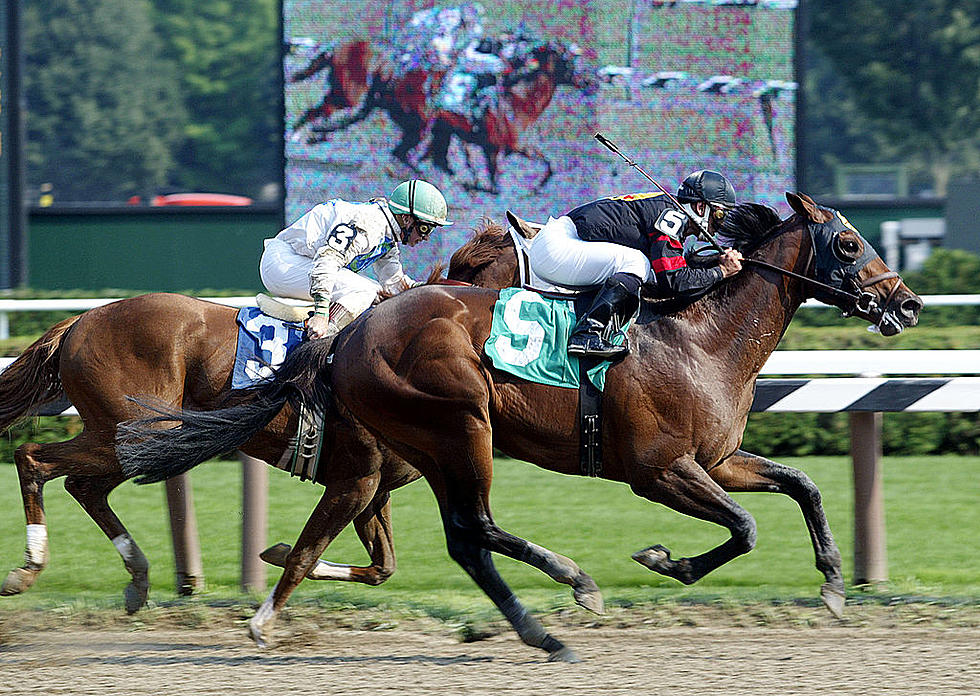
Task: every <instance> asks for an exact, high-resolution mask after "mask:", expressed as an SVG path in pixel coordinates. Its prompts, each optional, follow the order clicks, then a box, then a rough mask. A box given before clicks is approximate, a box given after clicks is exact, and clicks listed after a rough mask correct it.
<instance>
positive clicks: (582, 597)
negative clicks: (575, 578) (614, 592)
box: [575, 587, 606, 616]
mask: <svg viewBox="0 0 980 696" xmlns="http://www.w3.org/2000/svg"><path fill="white" fill-rule="evenodd" d="M575 603H576V604H578V605H579V606H580V607H582V608H583V609H588V610H589V611H591V612H592V613H593V614H598V615H600V616H601V615H603V614H605V613H606V605H605V602H603V600H602V593H601V592H600V591H599V588H598V587H597V588H595V589H590V590H587V591H584V590H575Z"/></svg>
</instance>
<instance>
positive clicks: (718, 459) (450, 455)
mask: <svg viewBox="0 0 980 696" xmlns="http://www.w3.org/2000/svg"><path fill="white" fill-rule="evenodd" d="M787 200H788V201H789V203H790V205H791V207H792V208H793V210H794V214H793V215H792V216H791V217H790V218H789V219H787V220H785V221H780V220H779V217H778V216H777V215H776V214H775V212H774V211H772V210H771V209H769V208H766V207H765V206H758V205H753V204H743V205H741V206H738V207H736V208H735V209H734V210H733V211H731V212H730V213H729V216H730V219H731V221H733V223H735V224H737V225H739V226H740V227H741V228H742V229H741V232H742V233H752V232H754V233H755V234H754V235H753V236H754V237H755V241H754V242H752V243H751V244H750V245H749V246H748V247H745V252H744V253H745V254H746V257H747V261H746V264H745V266H746V268H745V270H744V271H743V272H742V273H740V274H737V275H735V276H733V277H731V278H729V279H727V280H726V281H724V282H722V283H721V284H720V285H719V286H718V287H716V288H715V289H713V290H711V291H710V292H709V293H707V294H706V295H705V296H704V297H702V298H701V299H699V300H697V301H696V302H694V303H693V304H691V305H690V306H689V307H687V308H685V309H682V310H680V311H678V312H677V313H676V314H673V315H670V316H664V317H660V318H659V319H657V320H656V321H649V318H644V317H642V316H641V318H640V320H639V321H638V322H637V323H636V325H634V326H633V327H632V328H631V329H630V330H629V337H630V341H631V344H632V352H631V353H630V355H628V356H627V357H626V358H625V359H623V360H622V361H621V362H619V363H617V364H615V365H613V366H612V367H610V369H609V370H608V373H607V375H606V382H605V396H604V406H603V412H604V421H603V426H602V451H603V456H604V461H603V469H602V476H603V478H607V479H610V480H614V481H620V482H624V483H628V484H629V485H630V487H631V488H632V490H633V491H634V492H635V493H637V494H638V495H640V496H643V497H646V498H648V499H649V500H652V501H656V502H659V503H662V504H663V505H666V506H668V507H670V508H672V509H674V510H676V511H678V512H682V513H685V514H687V515H691V516H693V517H696V518H699V519H703V520H707V521H710V522H714V523H716V524H719V525H722V526H724V527H725V528H727V529H728V530H729V532H730V535H731V536H730V538H729V539H728V540H727V541H725V542H724V543H722V544H720V545H719V546H718V547H716V548H713V549H711V550H709V551H707V552H705V553H702V554H700V555H698V556H694V557H690V558H678V559H675V558H672V557H671V554H670V551H669V550H668V549H667V548H665V547H664V546H660V545H654V546H650V547H648V548H646V549H643V550H641V551H638V552H636V553H635V554H633V558H634V559H635V560H636V561H638V562H639V563H641V564H643V565H644V566H646V567H648V568H649V569H651V570H653V571H655V572H658V573H661V574H663V575H666V576H668V577H672V578H675V579H677V580H679V581H680V582H682V583H685V584H690V583H693V582H695V581H697V580H698V579H699V578H701V577H703V576H704V575H705V574H707V573H709V572H710V571H712V570H714V569H715V568H717V567H719V566H720V565H722V564H723V563H726V562H728V561H730V560H732V559H733V558H735V557H737V556H739V555H741V554H744V553H747V552H748V551H749V550H751V549H752V548H753V546H754V544H755V538H756V527H755V521H754V520H753V518H752V516H751V515H750V514H749V513H748V512H747V511H746V510H745V509H744V508H742V506H740V505H739V504H738V503H736V502H735V501H734V500H733V499H732V498H731V497H730V496H729V495H728V492H730V491H767V492H779V493H784V494H786V495H789V496H790V497H792V498H793V499H794V500H795V501H796V502H797V504H798V505H799V506H800V509H801V511H802V513H803V517H804V519H805V521H806V525H807V528H808V530H809V533H810V537H811V542H812V545H813V549H814V554H815V559H816V567H817V569H818V570H819V571H820V572H822V573H823V575H824V578H825V582H824V584H823V585H822V587H821V597H822V599H823V601H824V603H825V604H826V606H827V608H828V609H829V610H830V611H831V612H833V613H834V614H836V615H838V616H839V615H840V614H841V612H842V611H843V606H844V579H843V575H842V571H841V557H840V552H839V551H838V549H837V546H836V544H835V542H834V539H833V536H832V535H831V531H830V527H829V525H828V523H827V519H826V516H825V514H824V512H823V508H822V505H821V500H820V493H819V491H818V489H817V487H816V486H815V485H814V483H813V482H812V481H811V480H810V479H809V478H808V477H807V476H806V475H805V474H804V473H803V472H801V471H798V470H795V469H792V468H790V467H786V466H783V465H780V464H777V463H776V462H773V461H770V460H768V459H765V458H764V457H761V456H758V455H755V454H750V453H749V452H745V451H743V450H741V449H740V448H739V445H740V443H741V439H742V433H743V431H744V428H745V424H746V420H747V418H748V413H749V409H750V407H751V405H752V401H753V394H754V390H755V382H756V378H757V377H758V374H759V371H760V370H761V368H762V365H763V364H764V363H765V362H766V359H767V358H768V357H769V355H770V354H771V353H772V351H773V350H774V349H775V348H776V345H777V343H778V342H779V340H780V338H781V337H782V335H783V333H784V332H785V330H786V328H787V326H788V325H789V323H790V320H791V319H792V317H793V315H794V314H795V312H796V310H797V309H798V308H799V306H800V305H801V304H802V303H803V301H804V300H805V299H806V298H807V297H808V296H813V297H817V298H818V299H821V300H823V301H826V302H828V303H830V304H833V305H836V306H837V307H839V308H841V309H842V310H844V312H845V313H846V314H849V315H854V316H858V317H861V318H863V319H865V320H867V321H869V322H872V323H873V324H874V325H875V326H876V327H877V329H878V330H879V331H881V333H882V334H884V335H893V334H896V333H898V332H899V331H901V330H902V329H903V328H904V327H908V326H913V325H914V324H915V323H916V322H917V319H918V313H919V310H920V309H921V307H922V302H921V300H920V299H919V298H918V297H917V296H916V295H915V294H913V293H912V291H911V290H909V289H908V287H906V286H905V284H904V283H903V282H902V280H901V278H899V277H898V274H897V273H895V272H893V271H889V270H888V268H887V267H886V266H885V264H884V263H883V262H882V260H881V259H880V258H879V257H878V255H877V254H876V253H875V252H874V250H873V249H872V248H871V247H870V245H868V243H867V242H866V241H865V240H864V239H863V238H862V237H861V236H860V234H859V233H858V232H857V230H855V229H854V228H853V227H852V226H851V225H850V223H848V222H847V221H846V219H845V218H844V217H843V216H842V215H840V213H838V212H836V211H832V210H828V209H824V208H820V207H818V206H817V205H816V204H815V203H813V201H812V200H810V199H809V198H807V197H805V196H802V195H797V194H787ZM726 234H730V233H726ZM498 297H499V293H498V292H497V291H494V290H487V289H482V288H476V287H471V288H447V287H439V286H434V285H430V286H427V287H421V288H415V289H412V290H409V291H407V292H404V293H402V294H400V295H398V296H396V297H394V298H392V299H390V300H386V301H384V302H382V303H380V304H379V305H378V306H377V307H375V308H374V309H373V310H371V311H369V312H367V313H365V314H364V315H362V316H361V317H359V318H358V319H357V320H356V321H355V322H353V323H352V324H351V325H350V326H348V327H347V328H346V329H345V330H344V331H343V332H342V333H341V334H340V335H339V336H338V338H337V341H336V343H335V345H334V346H333V351H332V352H331V350H330V349H329V347H328V346H326V345H324V344H323V343H317V342H310V343H307V344H304V345H302V346H300V347H299V348H298V349H296V350H295V351H294V352H293V353H292V354H291V355H290V356H289V357H287V359H286V361H285V362H284V363H283V365H282V367H281V368H280V369H279V370H278V371H277V373H276V376H275V379H274V380H272V381H271V382H269V383H267V384H266V385H263V386H261V387H259V388H257V389H256V390H254V392H253V394H252V396H251V398H249V399H248V400H246V401H244V402H242V403H240V404H238V405H237V406H233V407H231V408H229V409H224V410H220V411H217V412H213V413H190V412H187V411H185V412H183V413H180V412H176V411H174V410H173V409H171V408H167V407H165V406H164V407H162V408H161V407H160V406H156V405H152V404H148V406H149V407H150V409H151V410H154V411H156V412H157V415H155V416H150V417H147V418H144V419H141V420H140V421H137V422H134V423H128V424H123V425H121V426H120V435H119V438H118V444H117V454H118V456H119V459H120V461H121V462H122V466H123V471H124V472H125V474H126V475H132V476H139V477H140V478H139V479H137V481H138V482H143V483H148V482H152V481H159V480H163V479H165V478H167V477H169V476H172V475H174V474H176V473H180V472H181V471H186V470H187V468H189V467H191V466H194V465H195V464H196V463H198V462H201V461H204V460H206V459H208V458H209V457H211V456H213V455H214V454H215V453H217V452H221V451H224V450H226V449H228V448H230V447H233V446H235V445H236V444H237V443H239V442H242V441H244V440H245V439H247V438H248V437H249V436H250V435H251V434H252V433H254V432H255V431H256V430H258V429H261V428H262V427H264V425H265V423H267V422H268V420H269V419H270V418H272V417H274V416H275V414H277V413H279V411H280V410H281V409H282V407H283V405H284V404H285V403H287V402H289V401H290V400H291V399H293V400H300V401H303V402H305V403H308V404H315V405H317V406H318V407H319V408H320V409H322V410H323V411H324V412H325V413H326V414H327V415H328V416H329V418H330V419H331V420H342V421H345V422H346V423H348V424H349V425H350V426H351V427H352V428H355V429H359V428H365V429H367V430H368V431H370V432H371V433H373V434H375V435H377V436H378V437H379V438H380V439H381V440H383V441H384V442H385V443H386V444H387V445H388V446H389V447H391V449H392V450H393V451H394V452H395V453H396V454H398V455H399V456H401V457H403V458H404V459H405V460H406V461H408V462H409V463H410V464H411V465H412V466H413V467H415V468H416V469H417V470H418V471H420V472H421V473H422V475H423V476H424V477H425V479H426V480H427V481H428V483H429V485H430V487H431V488H432V490H433V492H434V493H435V496H436V499H437V501H438V504H439V508H440V512H441V515H442V520H443V525H444V530H445V534H446V540H447V545H448V550H449V554H450V556H451V557H452V558H453V559H454V560H456V561H457V562H458V563H459V564H460V565H461V566H462V567H463V568H464V569H465V570H466V572H467V573H469V574H470V575H471V576H472V578H473V579H474V580H475V581H476V583H477V584H478V585H479V586H480V588H481V589H482V590H483V591H484V592H485V593H486V594H487V596H488V597H489V598H490V599H491V600H492V601H493V603H494V604H495V605H496V606H497V607H498V608H499V609H500V611H501V612H502V613H503V614H504V616H505V617H506V618H507V619H508V621H510V623H511V625H512V626H513V627H514V629H515V630H516V631H517V633H518V635H519V636H520V637H521V639H522V640H523V641H524V642H525V643H526V644H528V645H531V646H535V647H538V648H541V649H543V650H545V651H547V652H548V654H549V659H554V660H575V659H576V658H575V655H574V654H573V653H572V652H571V651H570V650H569V649H568V648H567V647H565V646H564V645H563V644H562V643H561V642H560V641H559V640H558V639H556V638H554V637H553V636H551V635H549V634H548V633H547V632H546V631H545V630H544V628H543V627H542V626H541V624H540V623H539V622H538V621H537V620H536V619H535V618H534V617H532V616H531V615H530V614H529V613H528V612H527V611H526V609H525V608H524V607H523V606H522V605H521V603H520V601H519V600H518V599H517V597H516V596H515V595H514V594H513V592H512V591H511V590H510V588H509V587H508V586H507V585H506V583H505V582H504V581H503V579H502V578H501V577H500V576H499V574H498V573H497V571H496V569H495V567H494V565H493V561H492V558H491V552H496V553H500V554H503V555H505V556H509V557H511V558H515V559H517V560H520V561H523V562H525V563H528V564H530V565H532V566H534V567H536V568H538V569H540V570H541V571H543V572H544V573H546V574H547V575H549V576H550V577H551V578H552V579H554V580H556V581H557V582H561V583H565V584H568V585H570V586H571V587H572V589H573V593H574V598H575V601H576V602H578V603H579V604H581V605H582V606H584V607H586V608H588V609H590V610H593V611H596V612H600V611H602V606H603V604H602V597H601V595H600V593H599V589H598V587H597V586H596V584H595V582H594V581H593V580H592V578H591V577H589V576H588V575H587V574H586V573H585V572H583V571H582V570H581V569H580V568H579V567H578V566H577V565H576V564H575V563H574V561H572V560H571V559H568V558H565V557H564V556H560V555H558V554H555V553H553V552H551V551H549V550H547V549H544V548H542V547H540V546H538V545H536V544H532V543H530V542H528V541H525V540H524V539H521V538H518V537H516V536H514V535H512V534H509V533H507V532H505V531H504V530H503V529H501V528H500V527H498V526H497V525H496V524H495V522H494V520H493V516H492V514H491V511H490V504H489V492H490V482H491V479H492V466H493V448H494V447H498V448H500V450H501V451H503V452H505V453H506V454H508V455H510V456H512V457H515V458H518V459H523V460H526V461H529V462H532V463H534V464H537V465H539V466H541V467H544V468H546V469H550V470H553V471H557V472H560V473H565V474H578V475H581V474H582V472H581V471H580V470H579V457H578V441H579V418H578V417H577V411H578V395H577V394H576V390H574V389H566V388H561V387H554V386H545V385H540V384H534V383H530V382H526V381H524V380H522V379H519V378H516V377H513V376H511V375H509V374H505V373H503V372H501V371H499V370H498V369H496V368H495V367H493V366H492V365H491V363H490V361H489V359H488V358H487V357H486V356H485V354H484V352H483V345H484V342H485V341H486V340H487V338H488V336H489V333H490V325H491V316H492V315H493V308H494V305H495V303H496V302H497V300H498ZM174 424H176V427H172V428H168V429H165V430H161V429H160V426H161V425H174ZM349 454H350V455H351V456H350V457H348V458H347V459H346V461H344V462H342V466H339V467H338V470H337V472H336V474H335V475H331V476H330V477H329V479H330V480H326V481H324V484H325V491H324V494H323V498H322V499H321V500H320V502H319V503H318V504H317V506H316V508H315V509H314V511H313V514H312V515H311V517H310V519H309V521H308V522H307V524H306V527H305V528H304V530H303V532H302V533H301V534H300V537H299V539H298V540H297V542H296V547H295V548H294V549H293V550H292V551H291V552H290V553H289V555H288V557H287V559H286V568H285V571H284V572H283V575H282V577H281V578H280V580H279V582H278V583H277V584H276V587H275V589H274V590H273V591H272V593H271V594H270V596H269V597H268V598H267V599H266V601H265V602H264V603H263V604H262V606H261V607H260V608H259V610H258V612H257V613H256V614H255V616H254V617H253V618H252V620H251V623H250V632H251V634H252V637H253V638H254V639H255V640H256V641H257V642H259V643H260V644H262V643H263V642H264V641H265V639H266V636H267V635H268V632H269V630H270V629H271V626H272V624H273V622H274V620H275V618H276V616H277V615H278V613H279V612H280V610H281V609H282V608H283V606H284V605H285V603H286V600H287V598H288V597H289V595H290V593H291V592H292V591H293V590H294V589H295V587H296V586H297V584H298V583H299V582H300V581H301V580H302V579H303V577H304V576H306V575H307V574H308V573H309V572H310V571H311V569H313V568H314V567H315V564H316V562H317V559H318V558H319V556H320V554H321V553H322V552H323V551H324V550H325V548H326V547H327V545H328V544H329V543H330V541H331V540H332V539H333V538H334V537H335V536H336V534H338V533H339V532H340V531H341V530H342V529H343V528H344V527H345V526H346V525H347V524H348V523H349V522H350V521H351V519H353V517H354V516H355V515H357V514H358V513H359V512H360V511H361V510H362V509H363V508H364V506H365V505H368V504H369V503H370V501H371V500H372V499H373V497H374V496H375V494H376V492H377V490H378V489H379V487H380V485H382V480H383V478H384V476H385V471H384V467H383V463H382V462H380V461H379V460H378V459H377V458H374V459H372V458H369V457H365V458H361V459H355V457H358V456H360V454H359V453H356V452H350V453H349ZM342 458H343V456H342V454H341V453H335V456H334V460H333V461H334V464H335V465H336V464H338V463H339V462H341V459H342ZM177 463H180V466H179V467H177V466H176V464H177Z"/></svg>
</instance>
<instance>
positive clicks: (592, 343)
mask: <svg viewBox="0 0 980 696" xmlns="http://www.w3.org/2000/svg"><path fill="white" fill-rule="evenodd" d="M579 337H581V338H583V339H584V344H583V345H575V344H573V343H572V342H571V341H572V339H574V338H577V337H576V336H574V335H573V336H570V337H569V339H568V341H569V343H568V354H569V355H574V356H575V357H578V358H600V359H602V360H614V359H616V358H622V357H625V356H626V355H629V352H630V349H629V346H628V345H627V344H626V343H623V344H622V345H616V344H614V343H610V342H608V341H604V340H603V339H602V337H601V336H598V335H596V334H593V333H586V334H580V335H579Z"/></svg>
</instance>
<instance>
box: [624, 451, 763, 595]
mask: <svg viewBox="0 0 980 696" xmlns="http://www.w3.org/2000/svg"><path fill="white" fill-rule="evenodd" d="M640 470H641V471H651V472H656V475H651V477H650V478H649V479H637V480H634V481H631V482H630V485H631V487H632V488H633V491H634V492H636V494H637V495H642V496H643V497H645V498H648V499H650V500H652V501H654V502H658V503H661V504H663V505H666V506H667V507H669V508H671V509H672V510H676V511H677V512H681V513H683V514H685V515H690V516H691V517H696V518H698V519H701V520H706V521H708V522H714V523H715V524H720V525H723V526H724V527H727V528H728V531H729V532H731V537H730V538H729V539H728V540H727V541H726V542H724V543H723V544H721V545H719V546H717V547H715V548H713V549H711V550H710V551H707V552H705V553H703V554H701V555H700V556H694V557H691V558H680V559H677V560H674V559H672V558H671V557H670V551H669V550H668V549H667V548H665V547H663V546H660V545H656V546H651V547H649V548H646V549H643V550H642V551H637V552H636V553H635V554H633V560H635V561H637V562H638V563H640V564H642V565H645V566H646V567H647V568H649V569H650V570H654V571H656V572H658V573H661V574H663V575H666V576H668V577H672V578H674V579H675V580H679V581H681V582H682V583H684V584H685V585H690V584H691V583H694V582H696V581H698V580H700V579H701V578H702V577H704V576H705V575H707V574H708V573H710V572H711V571H712V570H714V569H715V568H717V567H719V566H721V565H723V564H725V563H727V562H728V561H730V560H732V559H733V558H735V557H736V556H741V555H742V554H744V553H748V552H749V551H751V550H752V548H753V547H754V546H755V534H756V532H755V520H753V519H752V516H751V515H750V514H749V513H748V512H747V511H746V510H745V509H744V508H743V507H742V506H740V505H739V504H738V503H736V502H735V501H734V500H732V498H731V497H730V496H729V495H728V494H727V493H725V491H724V490H723V489H722V488H721V486H719V485H718V484H717V483H715V482H714V481H713V480H712V479H711V477H710V476H708V474H707V473H706V472H705V471H704V469H702V468H701V466H700V465H699V464H698V463H697V462H696V461H694V459H693V458H691V457H688V456H684V457H681V458H679V459H676V460H674V461H673V462H671V463H670V465H669V466H668V467H667V468H666V469H662V470H660V469H653V468H643V467H641V468H640Z"/></svg>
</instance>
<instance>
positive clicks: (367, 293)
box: [259, 239, 381, 317]
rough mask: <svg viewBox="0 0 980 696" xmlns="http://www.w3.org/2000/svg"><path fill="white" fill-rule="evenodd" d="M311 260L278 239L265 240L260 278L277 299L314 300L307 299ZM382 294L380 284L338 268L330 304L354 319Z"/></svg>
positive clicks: (309, 297)
mask: <svg viewBox="0 0 980 696" xmlns="http://www.w3.org/2000/svg"><path fill="white" fill-rule="evenodd" d="M312 269H313V259H312V258H310V257H309V256H304V255H303V254H297V253H296V252H295V251H294V250H293V248H292V247H291V246H289V245H288V244H286V242H283V241H281V240H279V239H267V240H265V251H263V252H262V260H261V261H260V262H259V276H260V277H261V278H262V284H263V285H265V287H266V289H267V290H268V291H269V292H270V293H272V294H273V295H276V296H278V297H292V298H294V299H297V300H309V301H310V302H312V301H313V298H312V297H311V296H310V272H311V271H312ZM379 292H381V285H379V284H378V283H377V282H375V281H374V280H372V279H371V278H368V277H366V276H362V275H358V274H357V273H354V271H352V270H350V269H347V268H341V269H340V270H339V271H338V272H337V275H336V277H335V278H334V280H333V287H331V288H330V301H331V302H336V303H337V304H339V305H340V306H341V307H343V308H344V309H346V310H347V311H348V312H350V313H351V314H352V315H354V316H355V317H356V316H357V315H359V314H360V313H361V312H363V311H365V310H366V309H367V308H368V307H370V306H371V304H372V303H373V302H374V300H375V299H376V298H377V297H378V293H379Z"/></svg>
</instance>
